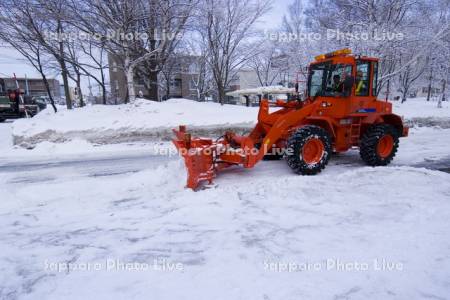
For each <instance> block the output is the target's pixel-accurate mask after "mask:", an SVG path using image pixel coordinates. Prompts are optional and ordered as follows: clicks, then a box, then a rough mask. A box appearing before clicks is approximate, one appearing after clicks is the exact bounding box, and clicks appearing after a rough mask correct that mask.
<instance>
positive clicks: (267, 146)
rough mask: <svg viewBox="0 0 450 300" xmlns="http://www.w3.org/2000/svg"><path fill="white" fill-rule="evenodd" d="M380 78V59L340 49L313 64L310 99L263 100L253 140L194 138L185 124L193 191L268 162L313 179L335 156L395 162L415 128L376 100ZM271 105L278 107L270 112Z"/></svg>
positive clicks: (181, 136) (183, 140) (182, 131)
mask: <svg viewBox="0 0 450 300" xmlns="http://www.w3.org/2000/svg"><path fill="white" fill-rule="evenodd" d="M377 77H378V59H376V58H371V57H364V56H354V55H351V52H350V50H348V49H343V50H338V51H335V52H331V53H327V54H324V55H320V56H317V57H316V60H315V61H314V62H313V63H311V64H310V66H309V72H308V82H307V87H306V92H305V95H307V96H306V98H305V99H304V100H303V101H301V100H300V99H294V100H293V101H287V102H285V101H281V100H277V101H276V102H275V103H271V102H269V101H268V100H261V101H260V108H259V113H258V122H257V124H256V126H255V127H254V128H253V130H252V131H251V132H250V133H249V134H248V135H247V136H241V135H237V134H235V133H233V132H225V133H224V135H223V136H221V137H220V138H218V139H217V140H214V141H213V140H212V139H205V138H198V137H192V136H191V134H190V133H188V132H187V129H186V127H185V126H180V127H179V128H177V129H174V130H173V131H174V133H175V138H174V139H173V143H174V145H175V146H176V148H177V149H178V151H179V153H180V155H181V156H182V157H183V158H184V161H185V165H186V169H187V172H188V179H187V187H188V188H191V189H196V188H197V187H199V186H200V185H201V184H202V182H208V183H212V181H213V179H214V177H215V176H216V175H217V173H218V172H219V171H220V170H222V169H224V168H227V167H230V166H233V165H240V166H243V167H244V168H252V167H253V166H255V164H257V163H258V162H259V161H261V160H262V159H263V158H270V159H281V158H282V157H284V158H285V159H286V162H287V164H288V165H289V167H290V168H291V169H292V170H293V171H294V172H295V173H297V174H302V175H314V174H317V173H319V172H320V171H321V170H323V169H324V168H325V166H326V165H327V163H328V161H329V159H330V156H331V154H332V152H344V151H347V150H349V149H351V148H356V147H358V148H359V150H360V156H361V158H362V159H363V161H364V162H366V164H368V165H371V166H382V165H387V164H389V163H390V162H391V161H392V159H393V158H394V156H395V153H396V151H397V148H398V144H399V138H400V137H404V136H407V135H408V128H407V127H406V126H405V125H404V124H403V121H402V119H401V117H399V116H398V115H395V114H393V113H392V105H391V103H389V102H387V101H380V100H377V98H376V91H377V86H376V84H377V80H376V79H377ZM297 92H298V91H297ZM272 106H274V107H277V108H278V109H277V110H276V111H274V112H272V113H270V112H269V108H270V107H272Z"/></svg>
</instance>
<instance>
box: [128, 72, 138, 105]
mask: <svg viewBox="0 0 450 300" xmlns="http://www.w3.org/2000/svg"><path fill="white" fill-rule="evenodd" d="M126 77H127V90H128V97H127V98H128V101H129V102H130V103H133V102H134V101H135V100H136V92H135V90H134V72H133V68H132V67H129V68H128V69H127V73H126Z"/></svg>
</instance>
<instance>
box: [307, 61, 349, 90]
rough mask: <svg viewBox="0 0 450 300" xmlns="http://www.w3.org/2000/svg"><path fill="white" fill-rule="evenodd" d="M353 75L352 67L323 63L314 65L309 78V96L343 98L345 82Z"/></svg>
mask: <svg viewBox="0 0 450 300" xmlns="http://www.w3.org/2000/svg"><path fill="white" fill-rule="evenodd" d="M351 74H352V66H351V65H343V64H336V65H332V64H331V63H322V64H315V65H312V66H311V68H310V73H309V78H308V95H309V96H312V97H316V96H328V97H342V96H344V94H345V91H344V81H345V79H346V78H347V77H350V76H351Z"/></svg>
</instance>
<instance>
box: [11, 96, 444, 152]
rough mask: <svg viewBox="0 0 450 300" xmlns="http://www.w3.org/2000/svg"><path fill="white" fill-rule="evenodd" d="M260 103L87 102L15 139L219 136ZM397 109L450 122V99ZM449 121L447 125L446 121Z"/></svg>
mask: <svg viewBox="0 0 450 300" xmlns="http://www.w3.org/2000/svg"><path fill="white" fill-rule="evenodd" d="M257 111H258V108H256V107H245V106H236V105H223V106H221V105H219V104H217V103H200V102H196V101H191V100H185V99H172V100H169V101H166V102H152V101H146V100H138V101H137V102H136V103H135V104H128V105H118V106H102V105H96V106H88V107H84V108H79V109H74V110H72V111H68V110H65V109H61V111H60V112H58V113H57V114H54V113H53V112H52V111H51V109H47V110H45V111H43V112H41V113H40V114H38V115H37V116H36V117H34V118H32V119H22V120H18V121H17V122H15V123H14V125H13V136H14V143H15V144H19V145H20V144H21V145H24V146H28V145H30V144H36V143H39V142H43V141H47V142H67V141H70V140H76V139H83V140H87V141H89V142H94V143H99V144H111V143H120V142H129V141H132V142H136V141H155V140H168V139H169V138H170V137H171V136H172V132H171V129H172V128H173V127H176V126H178V125H181V124H184V125H188V126H190V127H191V128H192V129H193V130H194V133H195V134H198V135H209V136H218V135H219V134H220V133H222V132H223V131H224V130H226V129H233V130H237V131H238V132H239V131H246V130H249V129H250V128H252V127H253V125H254V124H255V122H256V118H257ZM394 112H395V113H397V114H399V115H402V116H404V117H405V118H406V119H408V120H412V121H414V122H416V123H418V124H419V125H420V124H421V125H440V124H444V123H445V124H446V125H445V126H444V127H450V105H449V104H448V102H444V104H443V108H437V103H436V102H433V101H431V102H427V101H425V100H424V99H422V98H421V99H409V100H408V101H407V102H406V103H403V104H400V103H399V102H394ZM447 125H448V126H447Z"/></svg>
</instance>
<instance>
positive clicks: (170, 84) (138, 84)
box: [108, 54, 198, 103]
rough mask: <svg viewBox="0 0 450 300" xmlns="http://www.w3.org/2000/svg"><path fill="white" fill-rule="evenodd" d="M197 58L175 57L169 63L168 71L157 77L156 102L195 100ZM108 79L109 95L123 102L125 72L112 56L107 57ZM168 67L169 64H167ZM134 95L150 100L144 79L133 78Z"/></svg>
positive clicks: (117, 59)
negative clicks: (180, 99) (181, 99)
mask: <svg viewBox="0 0 450 300" xmlns="http://www.w3.org/2000/svg"><path fill="white" fill-rule="evenodd" d="M196 61H197V57H195V56H189V55H185V56H177V57H176V58H174V59H173V60H172V62H171V63H170V66H169V67H170V69H169V68H166V69H164V70H162V71H161V72H160V73H159V77H158V83H159V84H158V95H159V99H158V100H166V99H168V98H186V99H192V100H197V90H196V88H195V85H194V84H193V83H194V79H195V78H196V76H198V73H196V70H197V68H196V67H195V64H196ZM108 62H109V78H110V86H111V95H112V97H113V98H115V99H116V100H117V103H121V102H123V100H124V99H126V97H127V80H126V76H125V72H124V70H123V68H122V67H121V63H120V59H119V58H117V57H115V56H114V55H112V54H109V55H108ZM167 65H169V64H167ZM134 91H135V95H137V96H142V97H144V98H150V96H149V95H150V90H149V86H148V84H146V80H145V78H141V77H139V75H138V74H135V76H134ZM167 91H168V92H167Z"/></svg>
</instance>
